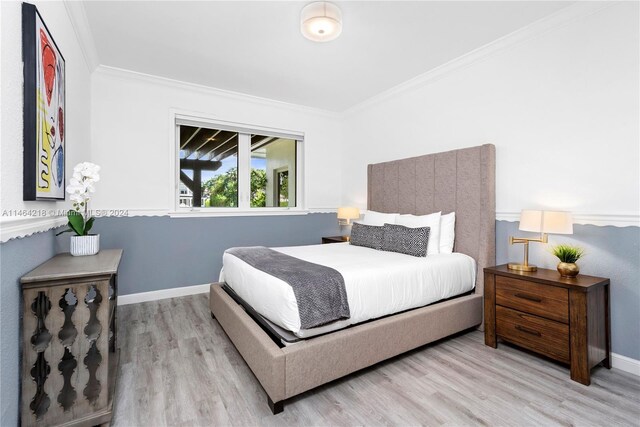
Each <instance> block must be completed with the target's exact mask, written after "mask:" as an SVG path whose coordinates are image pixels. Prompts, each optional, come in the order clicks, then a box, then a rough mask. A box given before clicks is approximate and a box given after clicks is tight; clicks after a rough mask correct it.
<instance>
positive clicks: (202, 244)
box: [58, 213, 340, 295]
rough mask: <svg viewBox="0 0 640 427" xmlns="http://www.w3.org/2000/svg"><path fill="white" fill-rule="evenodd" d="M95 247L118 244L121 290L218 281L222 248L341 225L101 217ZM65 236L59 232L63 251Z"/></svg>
mask: <svg viewBox="0 0 640 427" xmlns="http://www.w3.org/2000/svg"><path fill="white" fill-rule="evenodd" d="M94 231H95V232H96V233H100V247H102V248H122V249H124V256H123V259H122V262H121V264H120V271H119V277H118V279H119V281H118V286H119V292H120V295H128V294H134V293H139V292H148V291H156V290H160V289H170V288H176V287H182V286H191V285H202V284H204V283H211V282H215V281H217V280H218V276H219V274H220V269H221V268H222V253H223V252H224V251H225V249H228V248H230V247H233V246H294V245H311V244H317V243H320V241H321V238H322V236H335V235H336V234H339V232H340V229H339V226H338V224H337V220H336V214H335V213H333V214H331V213H316V214H309V215H287V216H254V217H231V216H229V217H210V218H170V217H166V216H163V217H129V218H115V217H109V218H100V219H98V220H96V223H95V226H94ZM68 236H69V235H68V234H63V235H61V236H59V237H58V243H59V245H60V247H63V248H66V250H68V246H69V243H68V242H69V237H68Z"/></svg>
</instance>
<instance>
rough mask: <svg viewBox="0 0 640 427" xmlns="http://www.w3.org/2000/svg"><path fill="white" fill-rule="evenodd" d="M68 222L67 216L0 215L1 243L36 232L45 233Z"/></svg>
mask: <svg viewBox="0 0 640 427" xmlns="http://www.w3.org/2000/svg"><path fill="white" fill-rule="evenodd" d="M66 223H67V218H66V217H63V216H57V217H47V216H45V217H35V216H21V217H0V243H4V242H7V241H9V240H11V239H20V238H23V237H28V236H31V235H32V234H35V233H44V232H46V231H49V230H52V229H54V228H58V227H61V226H63V225H65V224H66Z"/></svg>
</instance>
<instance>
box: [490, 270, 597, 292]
mask: <svg viewBox="0 0 640 427" xmlns="http://www.w3.org/2000/svg"><path fill="white" fill-rule="evenodd" d="M484 271H485V273H493V274H497V275H498V276H506V277H513V278H516V279H522V280H530V281H532V282H539V283H546V284H551V285H555V286H562V287H565V288H580V289H584V290H586V289H588V288H590V287H592V286H596V285H604V284H608V283H609V279H606V278H604V277H594V276H586V275H584V274H578V276H576V277H574V278H568V277H561V276H560V273H558V272H557V271H556V270H548V269H546V268H538V270H537V271H532V272H526V271H516V270H509V268H508V267H507V264H503V265H498V266H496V267H487V268H485V269H484Z"/></svg>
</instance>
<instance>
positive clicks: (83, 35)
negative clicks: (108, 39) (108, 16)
mask: <svg viewBox="0 0 640 427" xmlns="http://www.w3.org/2000/svg"><path fill="white" fill-rule="evenodd" d="M63 4H64V7H65V9H66V10H67V15H68V16H69V20H70V21H71V26H72V27H73V31H74V32H75V33H76V38H77V39H78V44H79V45H80V50H81V51H82V56H83V57H84V62H85V63H86V64H87V68H88V69H89V72H90V73H92V72H93V71H94V70H95V69H96V68H97V67H98V65H100V57H99V56H98V49H96V44H95V40H94V39H93V33H92V32H91V26H90V25H89V19H88V18H87V12H86V11H85V8H84V3H83V2H81V1H71V0H64V1H63Z"/></svg>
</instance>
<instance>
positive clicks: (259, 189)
mask: <svg viewBox="0 0 640 427" xmlns="http://www.w3.org/2000/svg"><path fill="white" fill-rule="evenodd" d="M221 125H222V126H221ZM301 144H302V136H301V135H297V134H295V133H291V134H289V133H286V132H280V131H273V130H268V131H264V129H261V130H260V131H258V129H255V130H254V129H251V128H245V127H240V126H238V127H234V126H232V125H230V124H228V123H218V124H217V123H207V122H196V121H194V120H189V119H179V118H177V117H176V151H177V162H176V166H177V169H178V170H177V173H176V175H177V176H176V183H177V185H176V190H177V194H176V195H175V197H176V204H177V208H178V210H202V209H208V210H210V211H212V212H214V211H216V210H218V211H229V210H231V211H233V210H247V211H258V210H260V209H263V210H290V209H292V208H294V209H295V208H301V207H302V206H300V203H299V200H301V197H300V194H301V191H300V185H299V183H300V182H301V177H302V174H301V173H300V172H301V171H300V168H301V163H302V162H301Z"/></svg>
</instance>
